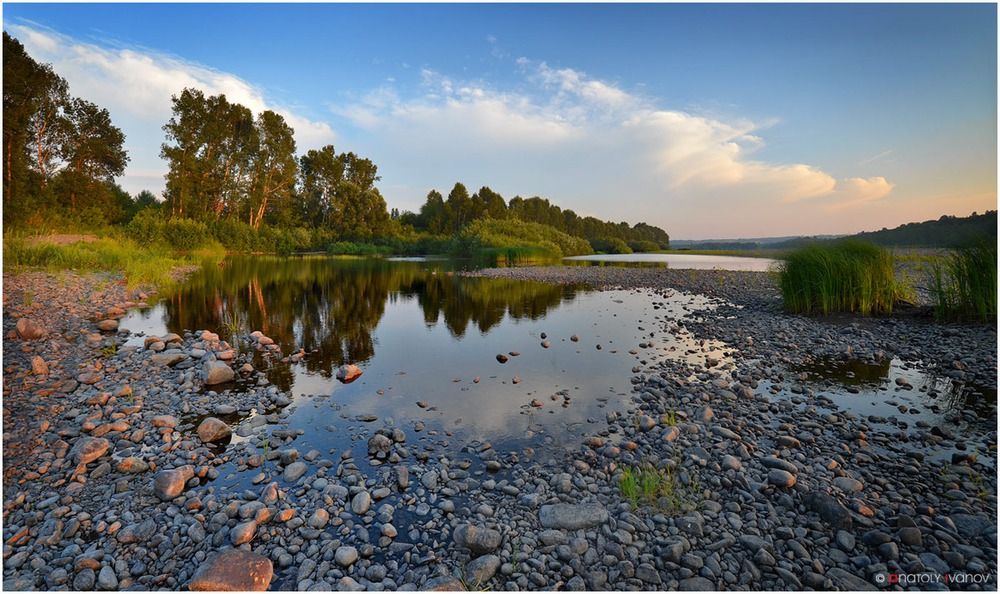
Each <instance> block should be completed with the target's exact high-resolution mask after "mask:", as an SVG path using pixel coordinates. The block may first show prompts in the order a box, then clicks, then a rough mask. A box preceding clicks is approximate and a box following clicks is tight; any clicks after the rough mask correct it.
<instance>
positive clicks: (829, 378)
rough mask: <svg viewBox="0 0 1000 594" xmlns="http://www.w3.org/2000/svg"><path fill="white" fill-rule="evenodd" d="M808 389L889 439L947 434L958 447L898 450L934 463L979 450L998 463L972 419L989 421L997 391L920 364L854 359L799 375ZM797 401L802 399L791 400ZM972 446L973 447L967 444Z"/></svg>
mask: <svg viewBox="0 0 1000 594" xmlns="http://www.w3.org/2000/svg"><path fill="white" fill-rule="evenodd" d="M793 373H798V374H799V376H798V379H799V380H800V382H801V383H802V385H804V386H806V387H808V388H810V389H811V390H812V391H813V392H814V395H815V397H816V398H817V399H820V400H821V401H827V402H829V403H830V404H832V405H833V406H831V407H829V409H830V410H838V411H849V412H851V413H853V414H855V415H857V416H858V417H861V418H864V419H866V420H867V421H868V422H869V423H871V424H872V425H873V426H874V427H877V428H878V429H879V430H880V431H882V432H884V434H885V435H888V436H895V437H900V436H904V435H907V434H913V433H916V432H918V431H935V432H942V431H943V433H944V434H945V435H947V436H949V438H954V442H955V445H949V446H947V447H945V446H944V445H938V446H922V445H917V444H918V443H921V442H907V441H906V440H901V443H899V444H895V445H901V446H905V447H907V448H909V449H919V450H922V451H923V453H924V454H926V455H927V456H928V457H929V458H931V459H942V460H950V458H951V456H952V454H956V453H963V452H966V453H971V452H972V451H973V450H976V451H977V452H978V453H980V454H987V456H988V457H989V458H990V459H992V458H993V457H995V454H990V452H989V451H988V448H982V450H980V449H979V448H978V446H977V442H979V441H982V440H983V438H984V436H982V435H977V434H975V433H974V432H973V431H972V429H971V425H970V423H969V418H968V417H969V416H970V415H977V416H982V415H989V414H992V413H991V411H992V410H994V408H993V407H995V405H996V391H995V390H987V389H982V388H980V387H978V386H974V385H969V384H966V383H964V382H962V381H958V380H955V379H952V378H949V377H946V376H943V375H940V374H935V373H932V372H929V371H927V370H926V369H925V368H924V366H923V365H921V364H920V363H919V362H906V361H902V360H900V359H898V358H896V359H892V360H886V361H882V362H880V363H868V362H865V361H861V360H857V359H851V360H841V359H835V358H832V357H827V358H821V359H819V360H818V361H816V362H815V363H813V364H811V365H807V366H799V367H796V368H795V369H793ZM791 397H792V398H793V399H794V398H795V397H796V396H795V395H794V394H792V395H791ZM966 442H968V443H966Z"/></svg>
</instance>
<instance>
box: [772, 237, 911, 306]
mask: <svg viewBox="0 0 1000 594" xmlns="http://www.w3.org/2000/svg"><path fill="white" fill-rule="evenodd" d="M779 279H780V284H781V294H782V296H783V298H784V301H785V308H786V309H787V310H789V311H792V312H797V313H806V314H813V313H823V314H829V313H833V312H856V313H860V314H862V315H873V314H885V315H888V314H891V313H892V306H893V303H894V302H895V300H896V293H897V287H896V282H895V272H894V269H893V262H892V255H891V254H890V253H889V252H888V251H886V250H885V249H883V248H880V247H878V246H875V245H872V244H870V243H864V242H860V241H855V240H843V241H838V242H833V243H829V244H812V245H808V246H806V247H803V248H800V249H798V250H795V251H793V252H790V253H789V254H787V255H786V256H785V257H784V262H783V264H782V266H781V268H780V269H779Z"/></svg>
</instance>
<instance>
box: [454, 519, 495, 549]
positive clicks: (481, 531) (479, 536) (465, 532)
mask: <svg viewBox="0 0 1000 594" xmlns="http://www.w3.org/2000/svg"><path fill="white" fill-rule="evenodd" d="M455 544H457V545H458V546H460V547H465V548H467V549H469V550H470V551H472V554H473V555H477V556H478V555H486V554H489V553H492V552H493V551H495V550H497V549H498V548H499V547H500V533H499V532H497V531H496V530H493V529H491V528H485V527H482V526H476V525H475V524H462V525H461V526H459V527H458V528H455Z"/></svg>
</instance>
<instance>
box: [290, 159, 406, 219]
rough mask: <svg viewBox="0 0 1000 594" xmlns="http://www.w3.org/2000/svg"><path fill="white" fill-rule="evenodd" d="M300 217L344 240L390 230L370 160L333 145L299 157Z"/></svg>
mask: <svg viewBox="0 0 1000 594" xmlns="http://www.w3.org/2000/svg"><path fill="white" fill-rule="evenodd" d="M299 163H300V165H301V171H302V173H301V200H300V208H301V209H302V212H303V218H304V219H305V220H309V221H311V222H313V224H315V225H319V226H322V227H325V228H328V229H331V230H332V231H333V232H334V233H335V234H336V235H337V236H338V237H341V238H343V239H370V238H372V237H376V236H381V235H384V234H386V233H387V232H388V229H389V221H390V219H389V211H388V210H387V209H386V205H385V200H384V199H383V198H382V195H381V194H380V193H379V191H378V189H377V188H375V182H377V181H378V180H379V179H381V178H380V177H379V175H378V167H377V166H376V165H375V163H373V162H372V161H371V160H370V159H365V158H362V157H360V156H358V155H356V154H354V153H340V154H339V155H338V154H337V153H336V150H335V149H334V147H333V146H332V145H327V146H324V147H323V148H321V149H320V150H318V151H317V150H310V151H308V152H307V153H306V154H305V155H304V156H303V157H302V158H301V159H300V160H299Z"/></svg>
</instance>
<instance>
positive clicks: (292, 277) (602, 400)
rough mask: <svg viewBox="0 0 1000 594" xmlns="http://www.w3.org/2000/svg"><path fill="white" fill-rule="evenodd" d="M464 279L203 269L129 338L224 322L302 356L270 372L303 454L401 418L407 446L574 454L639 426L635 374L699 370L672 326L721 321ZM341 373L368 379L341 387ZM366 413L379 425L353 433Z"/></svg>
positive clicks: (363, 262)
mask: <svg viewBox="0 0 1000 594" xmlns="http://www.w3.org/2000/svg"><path fill="white" fill-rule="evenodd" d="M454 267H455V264H454V263H453V262H449V261H426V260H418V261H399V260H395V261H388V260H380V259H336V258H328V257H302V258H290V259H280V258H269V257H254V258H249V257H240V258H232V259H228V260H227V261H226V265H225V266H224V267H222V268H220V267H218V266H214V265H209V266H205V267H203V269H202V270H201V271H199V272H198V273H197V274H196V276H194V277H193V278H192V279H191V280H190V281H189V282H187V283H185V285H184V286H183V287H181V288H180V289H179V290H178V291H177V292H175V293H173V294H171V295H168V296H165V297H164V298H163V299H161V300H160V302H159V303H157V304H156V305H155V306H154V307H152V308H149V309H147V310H145V311H143V312H133V313H131V314H129V316H128V317H126V318H125V319H124V320H123V321H122V326H123V327H124V328H128V329H129V330H131V331H133V332H143V333H146V334H162V333H165V332H177V333H182V332H184V331H185V330H195V329H209V330H218V331H220V334H222V336H223V338H226V335H225V330H224V329H223V326H224V324H223V321H224V320H226V319H227V318H235V319H237V320H239V322H240V323H241V324H242V326H243V327H244V329H245V330H246V331H250V330H261V331H262V332H264V334H266V335H267V336H270V337H272V338H273V339H274V340H275V341H276V342H277V343H278V344H280V345H281V352H282V353H283V354H284V355H289V354H292V353H295V352H297V351H299V349H304V350H305V351H306V353H307V356H306V357H305V359H304V360H303V361H302V362H301V363H298V364H294V365H290V364H288V363H281V362H277V361H275V362H273V363H271V364H270V365H269V366H268V364H265V363H263V362H262V361H261V362H260V363H261V365H259V366H258V368H261V369H266V370H267V377H268V379H269V380H270V381H271V383H273V384H275V385H277V386H279V387H280V388H281V389H282V390H286V391H290V392H291V393H292V395H293V405H292V406H293V407H294V412H293V413H292V415H291V425H292V426H293V427H298V428H302V429H305V431H306V433H305V434H304V435H303V436H302V437H300V438H299V439H297V440H296V447H297V448H299V450H300V451H308V450H309V449H311V448H316V449H319V450H320V451H326V450H330V449H334V450H339V451H343V450H344V449H346V448H348V447H354V448H355V449H357V448H359V447H360V448H363V447H364V443H363V440H360V439H359V440H357V441H358V442H357V443H354V441H356V440H355V439H354V437H356V436H358V435H359V434H360V433H361V431H362V429H363V428H365V427H371V428H376V427H381V426H383V422H384V420H385V419H387V418H390V417H391V418H392V420H393V421H394V423H395V425H396V426H399V427H403V428H404V429H406V430H407V433H408V435H410V436H414V433H413V432H412V429H413V427H415V425H416V423H417V422H420V423H423V424H424V425H425V426H426V430H425V431H424V432H422V433H421V434H420V436H419V439H428V440H435V439H437V440H441V439H447V438H450V439H451V441H453V442H455V443H456V444H461V443H465V442H469V441H482V442H490V443H492V444H493V445H494V446H495V447H501V446H503V447H506V448H507V449H508V450H510V451H523V450H524V448H526V447H531V448H535V449H543V448H544V447H546V446H559V445H560V444H562V445H567V446H568V445H572V444H578V443H579V442H580V437H581V436H583V435H592V434H594V433H596V432H597V431H599V430H602V429H605V428H606V423H605V418H606V416H607V413H608V412H610V411H615V412H619V413H622V414H625V413H627V410H628V409H629V402H630V398H631V396H632V385H631V382H630V379H631V377H632V376H633V375H634V373H633V371H632V369H633V367H637V366H638V367H643V368H645V366H646V364H649V363H652V362H654V361H657V360H660V359H661V358H663V357H675V358H679V357H692V358H697V357H698V354H699V353H700V351H701V349H702V348H705V347H702V346H701V342H700V341H699V342H698V343H695V342H694V341H693V340H692V339H690V338H689V337H687V336H686V335H684V334H683V333H682V334H681V335H680V338H678V337H676V336H674V335H672V334H670V333H667V332H664V331H663V330H662V329H663V327H664V322H665V321H666V320H668V319H680V318H682V317H683V316H686V315H692V314H696V313H697V312H703V311H707V310H710V309H711V308H712V307H713V306H712V305H711V304H710V303H709V301H708V299H706V298H704V297H700V296H691V295H684V294H680V293H666V294H657V293H654V292H652V291H646V290H644V291H610V292H595V291H589V290H586V289H584V288H581V287H572V286H570V287H566V286H557V285H546V284H541V283H530V282H523V281H513V280H505V279H483V278H465V277H461V276H458V275H454V274H453V273H452V269H454ZM543 334H544V335H545V338H544V339H543V338H542V336H543ZM574 335H575V336H577V337H578V340H577V341H574V340H572V339H571V337H573V336H574ZM141 340H142V339H141V338H134V339H133V344H136V343H138V344H141ZM543 341H547V342H549V343H550V344H549V346H548V348H546V347H543V346H542V342H543ZM650 343H652V344H650ZM643 345H644V346H643ZM598 347H600V348H598ZM630 351H631V352H630ZM688 351H693V352H690V353H689V352H688ZM512 353H518V354H517V355H514V354H512ZM498 354H504V355H506V356H507V358H508V360H507V362H506V363H505V364H501V363H499V362H498V361H497V355H498ZM692 360H693V359H692ZM700 360H701V361H703V360H704V354H701V355H700ZM345 363H353V364H356V365H358V366H359V367H361V368H362V369H363V371H364V374H363V375H362V376H361V377H360V378H359V379H358V380H357V381H355V382H352V383H350V384H342V383H340V382H338V381H337V380H336V379H335V375H336V371H337V368H338V367H339V366H340V365H342V364H345ZM515 378H517V379H516V380H515ZM477 379H478V381H477ZM234 389H235V388H234ZM217 391H221V390H218V389H217ZM533 401H535V402H534V405H533ZM418 402H419V403H421V405H418V404H417V403H418ZM539 405H540V406H539ZM365 415H375V416H377V417H378V421H376V422H374V423H371V424H365V423H360V422H359V421H357V420H356V419H357V417H359V416H365ZM234 420H235V419H234ZM435 434H436V435H435ZM366 436H367V435H366ZM365 438H366V437H365Z"/></svg>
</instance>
